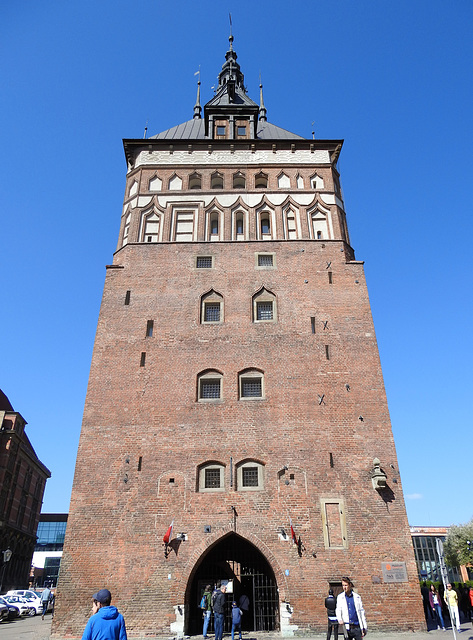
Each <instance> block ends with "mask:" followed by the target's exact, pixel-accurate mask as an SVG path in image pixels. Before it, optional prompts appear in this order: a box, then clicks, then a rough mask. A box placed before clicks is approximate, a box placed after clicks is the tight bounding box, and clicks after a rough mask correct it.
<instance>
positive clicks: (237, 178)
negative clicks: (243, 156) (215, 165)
mask: <svg viewBox="0 0 473 640" xmlns="http://www.w3.org/2000/svg"><path fill="white" fill-rule="evenodd" d="M245 187H246V178H245V176H244V175H243V174H242V173H240V172H238V173H234V174H233V188H234V189H244V188H245Z"/></svg>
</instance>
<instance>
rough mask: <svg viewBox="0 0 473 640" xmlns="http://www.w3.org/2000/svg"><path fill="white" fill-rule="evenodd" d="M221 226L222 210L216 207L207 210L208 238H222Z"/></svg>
mask: <svg viewBox="0 0 473 640" xmlns="http://www.w3.org/2000/svg"><path fill="white" fill-rule="evenodd" d="M221 231H222V230H221V228H220V211H217V210H216V209H214V210H213V211H208V212H207V240H210V241H211V242H215V241H217V240H220V237H221Z"/></svg>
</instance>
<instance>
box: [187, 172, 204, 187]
mask: <svg viewBox="0 0 473 640" xmlns="http://www.w3.org/2000/svg"><path fill="white" fill-rule="evenodd" d="M201 187H202V176H201V175H200V173H197V172H195V173H191V175H190V176H189V189H201Z"/></svg>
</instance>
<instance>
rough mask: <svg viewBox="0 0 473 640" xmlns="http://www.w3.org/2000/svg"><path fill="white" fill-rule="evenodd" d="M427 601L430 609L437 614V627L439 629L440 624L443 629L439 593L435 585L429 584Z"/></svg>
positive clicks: (443, 623)
mask: <svg viewBox="0 0 473 640" xmlns="http://www.w3.org/2000/svg"><path fill="white" fill-rule="evenodd" d="M429 603H430V606H431V608H432V611H433V612H434V613H435V614H436V616H437V628H438V629H440V625H442V629H443V631H445V622H444V621H443V615H442V601H441V600H440V594H439V592H438V591H437V589H436V588H435V585H433V584H431V585H430V591H429Z"/></svg>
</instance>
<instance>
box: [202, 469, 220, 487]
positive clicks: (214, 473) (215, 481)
mask: <svg viewBox="0 0 473 640" xmlns="http://www.w3.org/2000/svg"><path fill="white" fill-rule="evenodd" d="M205 488H206V489H220V469H205Z"/></svg>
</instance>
